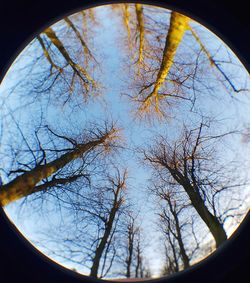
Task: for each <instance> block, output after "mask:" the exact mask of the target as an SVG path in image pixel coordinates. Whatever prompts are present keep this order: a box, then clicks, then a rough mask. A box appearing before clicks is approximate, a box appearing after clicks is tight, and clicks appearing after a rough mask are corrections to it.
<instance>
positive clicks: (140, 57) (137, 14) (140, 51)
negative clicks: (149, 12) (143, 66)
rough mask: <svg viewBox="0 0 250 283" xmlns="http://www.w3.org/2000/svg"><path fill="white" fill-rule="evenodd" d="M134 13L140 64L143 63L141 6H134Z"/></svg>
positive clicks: (143, 34) (143, 35)
mask: <svg viewBox="0 0 250 283" xmlns="http://www.w3.org/2000/svg"><path fill="white" fill-rule="evenodd" d="M135 11H136V18H137V28H138V30H139V38H140V43H139V58H138V62H139V63H142V62H143V50H144V37H145V31H144V19H143V7H142V5H141V4H135Z"/></svg>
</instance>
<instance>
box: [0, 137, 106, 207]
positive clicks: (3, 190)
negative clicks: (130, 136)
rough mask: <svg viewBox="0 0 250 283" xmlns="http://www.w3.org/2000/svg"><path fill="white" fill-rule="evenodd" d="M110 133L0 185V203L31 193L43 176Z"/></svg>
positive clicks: (98, 143) (51, 173)
mask: <svg viewBox="0 0 250 283" xmlns="http://www.w3.org/2000/svg"><path fill="white" fill-rule="evenodd" d="M109 136H110V133H107V134H106V135H104V136H103V137H101V138H99V139H97V140H93V141H90V142H87V143H85V144H79V145H77V146H76V147H75V148H74V149H72V151H70V152H67V153H65V154H63V155H62V156H60V157H59V158H57V159H55V160H53V161H51V162H49V163H47V164H45V165H37V166H36V167H35V168H34V169H32V170H30V171H28V172H25V173H23V174H22V175H20V176H18V177H16V178H15V179H14V180H12V181H11V182H9V183H8V184H6V185H3V186H1V187H0V205H2V206H5V205H7V204H9V203H11V202H13V201H16V200H18V199H21V198H23V197H26V196H28V195H31V194H33V193H35V192H37V190H36V189H35V186H36V185H37V184H38V183H39V182H40V181H42V180H43V179H45V178H48V177H50V176H51V175H53V174H54V173H56V172H57V171H58V170H59V169H61V168H63V167H64V166H65V165H66V164H68V163H70V162H71V161H73V160H75V159H77V158H79V157H80V156H81V155H83V154H84V153H85V152H87V151H89V150H92V149H93V148H94V147H96V146H98V145H100V144H102V143H104V142H105V140H106V139H108V138H109Z"/></svg>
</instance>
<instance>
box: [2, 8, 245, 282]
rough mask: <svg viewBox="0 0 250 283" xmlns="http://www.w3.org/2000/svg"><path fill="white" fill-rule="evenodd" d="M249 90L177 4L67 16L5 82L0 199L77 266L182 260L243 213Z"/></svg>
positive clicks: (128, 274) (223, 235)
mask: <svg viewBox="0 0 250 283" xmlns="http://www.w3.org/2000/svg"><path fill="white" fill-rule="evenodd" d="M249 89H250V80H249V75H248V73H247V71H246V69H245V68H244V67H243V65H242V64H241V63H240V61H239V60H238V58H237V57H236V56H235V54H233V52H232V51H231V50H230V49H229V48H228V47H227V46H226V45H225V44H224V43H223V42H222V41H221V40H220V39H219V38H218V37H216V36H215V35H214V34H213V33H211V32H210V31H209V30H208V29H206V28H205V27H204V26H202V25H200V24H199V23H197V22H195V21H194V20H192V19H191V18H189V17H187V16H185V15H183V14H180V13H179V12H176V11H170V10H167V9H163V8H159V7H156V6H152V5H144V4H139V3H137V4H134V3H130V4H128V3H127V4H109V5H104V6H100V7H95V8H89V9H86V10H82V11H80V12H78V13H75V14H73V15H71V16H68V17H65V18H63V19H62V20H60V21H58V22H57V23H55V24H54V25H52V26H50V27H47V28H46V29H45V30H44V31H43V32H42V33H40V34H39V35H37V36H36V37H35V38H34V40H32V42H30V43H29V44H28V45H27V47H26V48H25V49H24V50H23V51H22V52H21V54H20V55H19V56H18V57H17V59H16V60H15V62H14V63H13V64H12V66H11V67H10V69H9V71H8V73H7V75H6V76H5V78H4V80H3V83H2V85H1V87H0V91H1V100H0V102H1V114H0V115H1V118H0V120H1V149H0V156H1V158H0V162H1V165H0V168H1V171H0V204H1V206H2V207H3V209H4V211H5V213H6V214H7V216H8V217H9V219H10V220H11V221H12V222H13V223H14V225H15V226H16V227H17V229H18V230H19V231H20V232H21V233H22V234H23V235H24V236H25V237H26V239H27V240H28V241H29V242H31V243H32V244H33V245H34V246H35V247H36V248H37V249H38V250H40V251H41V253H43V254H45V255H46V256H47V257H49V258H50V259H52V260H53V261H55V262H57V263H58V264H60V265H62V266H64V267H66V268H68V269H71V270H73V271H75V272H77V273H79V274H82V275H87V276H90V277H93V278H101V279H106V280H110V281H112V280H113V281H120V282H122V281H125V282H128V281H129V282H136V281H146V280H149V279H155V278H161V277H168V276H172V275H173V274H178V273H179V272H181V271H183V270H187V269H189V268H190V267H191V266H193V265H195V264H197V263H199V262H201V261H202V260H203V259H205V258H207V257H208V256H209V255H210V254H212V253H213V252H214V251H215V250H216V249H217V248H219V247H222V246H223V245H224V244H225V243H226V242H227V239H228V238H230V236H231V235H232V234H233V232H234V231H235V230H236V229H237V227H238V226H239V224H240V223H241V221H242V220H243V218H244V217H245V215H246V214H247V212H248V209H249V203H250V199H249V183H250V176H249V174H248V168H249V165H250V158H249V157H250V117H249V114H248V109H249V106H250V100H249ZM243 149H244V150H243Z"/></svg>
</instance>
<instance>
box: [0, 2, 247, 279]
mask: <svg viewBox="0 0 250 283" xmlns="http://www.w3.org/2000/svg"><path fill="white" fill-rule="evenodd" d="M150 9H151V8H150ZM150 9H149V10H148V11H150ZM95 15H96V19H97V22H99V23H100V24H99V25H97V26H96V25H94V24H92V25H91V23H90V28H89V30H88V32H89V33H90V35H89V37H90V38H89V42H90V45H91V47H92V48H93V50H94V52H95V53H96V54H97V59H98V60H99V61H100V62H101V67H102V68H101V70H99V68H97V69H96V70H95V72H94V74H95V77H97V78H98V79H100V81H101V85H102V86H104V87H103V88H102V91H101V92H102V93H101V94H100V95H99V97H97V98H96V99H94V100H92V101H90V102H89V103H88V104H84V107H79V108H77V107H74V108H73V110H72V107H71V106H72V105H73V104H74V103H75V102H76V103H75V104H76V105H77V103H78V102H79V101H81V96H80V95H78V96H77V94H76V93H73V94H72V100H73V102H72V104H71V106H68V105H67V104H64V105H63V106H61V105H60V99H59V100H58V101H57V102H56V103H54V102H53V101H52V102H51V101H47V100H46V97H45V98H44V96H43V95H41V97H40V98H39V99H37V100H35V102H34V103H33V97H32V95H33V91H32V89H29V90H28V93H29V94H30V96H29V97H28V98H27V97H25V99H23V95H24V93H23V92H24V90H25V88H23V87H22V88H20V89H19V88H18V87H17V88H15V89H13V85H15V82H16V80H17V79H19V80H20V79H21V80H24V85H25V82H27V87H29V88H31V86H32V82H30V81H29V76H28V71H29V70H30V68H26V66H27V65H30V63H32V60H33V58H34V57H36V56H41V54H42V53H41V49H39V45H38V44H37V42H33V43H32V45H31V46H30V47H27V48H26V49H25V50H24V51H23V54H22V56H19V58H18V59H17V61H16V63H14V65H13V67H11V68H10V70H9V71H8V73H7V75H6V78H5V79H4V80H3V83H2V85H1V87H0V93H1V100H0V102H1V104H0V105H1V106H2V109H4V110H3V111H2V114H1V115H2V116H1V120H2V125H3V134H2V136H1V142H2V149H1V152H2V156H5V158H2V163H4V162H6V163H7V162H9V163H10V160H11V158H12V157H11V156H8V154H7V155H4V154H3V151H5V150H6V148H7V147H6V146H5V144H6V143H7V141H8V140H9V139H12V140H13V141H15V140H18V139H19V138H20V133H19V134H16V136H15V132H16V131H17V130H16V127H15V124H14V123H13V119H12V117H10V116H8V109H9V108H11V109H12V110H13V113H14V114H13V115H14V116H15V119H16V120H17V121H19V123H20V124H21V125H22V126H23V128H22V130H23V133H24V134H25V135H27V136H29V135H30V133H31V132H32V127H34V123H35V124H37V125H38V124H39V118H40V116H39V115H38V114H39V113H40V112H41V109H43V111H44V117H43V119H45V120H46V121H47V122H48V123H49V124H51V125H53V126H54V127H57V128H67V127H70V126H71V125H73V128H74V130H75V131H76V132H77V131H78V128H80V126H82V125H81V124H84V123H85V121H88V120H96V121H98V120H101V119H104V117H108V118H109V119H111V118H113V119H115V120H116V121H117V123H118V125H121V126H122V127H123V128H124V130H123V136H124V140H125V141H126V142H127V150H125V151H124V152H123V154H121V156H120V157H121V158H122V161H121V163H122V164H123V165H125V164H126V166H128V167H129V173H130V178H129V184H130V187H131V189H130V190H129V193H128V194H129V198H130V199H132V200H133V203H135V207H139V209H140V218H141V226H142V227H143V231H144V234H145V243H146V248H145V254H147V260H148V262H149V265H150V267H151V269H152V274H153V275H154V276H157V275H158V273H159V271H160V270H159V266H161V262H162V260H163V259H164V258H163V256H162V257H159V256H158V254H159V249H160V244H159V242H158V239H159V237H160V233H159V232H158V231H155V230H152V227H155V228H156V227H157V225H156V222H157V218H156V212H157V210H156V205H155V203H154V202H153V201H152V200H153V197H152V196H149V195H148V193H147V187H148V186H149V185H150V183H149V182H148V180H149V179H150V177H151V171H150V170H149V169H148V167H144V166H139V165H138V164H140V162H141V161H140V157H139V156H138V154H136V153H135V152H134V150H133V147H134V146H140V145H145V144H150V142H151V139H152V136H154V133H155V132H160V133H167V134H168V136H170V137H172V138H173V139H174V138H175V137H176V136H178V131H177V129H179V127H180V125H181V124H182V123H183V121H185V123H187V124H188V123H189V122H190V121H191V118H192V119H198V115H196V114H194V113H191V114H190V113H189V114H187V112H186V109H187V106H182V105H181V106H179V107H177V108H176V109H177V111H176V112H175V113H174V118H172V119H170V120H169V121H167V122H166V121H163V122H162V121H158V120H156V121H154V122H153V123H151V124H150V123H145V122H144V121H139V120H138V119H136V117H135V116H134V115H133V111H131V103H129V102H128V97H127V96H126V95H120V94H122V93H129V92H130V88H129V85H130V75H129V74H128V72H127V70H126V68H125V67H124V66H125V64H124V62H125V61H126V60H127V63H129V62H130V61H133V60H132V59H131V58H128V55H127V53H126V52H123V49H122V47H123V46H122V42H121V38H122V37H126V34H125V30H124V27H122V26H121V19H120V18H119V16H117V15H119V13H117V12H116V11H113V10H111V8H110V7H108V6H103V7H99V8H96V14H95ZM111 15H113V16H111ZM155 17H157V16H155ZM167 18H169V13H168V12H167V15H166V18H165V19H167ZM72 19H73V17H72ZM163 19H164V17H163ZM79 25H80V24H79ZM192 25H193V27H194V28H195V29H196V30H197V33H199V34H200V35H202V38H203V40H204V43H205V45H206V46H207V48H208V49H210V48H211V49H212V50H217V53H216V55H215V56H216V58H224V56H225V57H226V58H228V54H229V55H230V57H231V56H234V55H233V54H232V53H231V51H230V50H228V49H225V48H224V47H222V48H219V46H220V45H221V42H220V40H219V39H218V38H217V37H216V36H215V35H214V34H211V33H210V32H208V30H206V29H205V28H204V27H201V26H199V25H198V24H197V23H192ZM53 28H54V29H55V30H56V31H57V32H58V33H59V30H60V29H61V28H62V25H60V24H58V25H57V24H56V25H55V26H54V27H53ZM90 31H91V32H90ZM67 44H70V37H69V39H68V42H67ZM181 47H182V49H181ZM193 48H194V40H192V39H190V34H187V35H185V37H184V41H183V45H182V46H180V50H178V51H180V56H182V54H181V50H184V51H185V52H187V54H189V52H191V51H190V50H192V49H193ZM185 52H184V53H185ZM33 56H34V57H33ZM232 60H233V64H228V67H227V71H228V72H230V73H232V74H233V75H234V76H235V79H234V82H235V83H237V84H238V83H239V84H243V85H245V82H246V83H247V84H248V86H250V84H249V79H248V81H247V74H246V72H247V71H246V70H245V69H244V68H243V67H242V66H241V67H237V66H236V63H237V64H239V61H238V60H237V58H235V57H234V58H232ZM45 61H46V60H43V61H42V62H45ZM44 64H46V63H44ZM223 66H224V65H223ZM32 68H33V71H34V72H39V71H42V68H43V65H41V64H40V65H39V64H37V65H35V66H34V67H32ZM39 68H40V69H39ZM20 70H22V71H21V72H20ZM214 73H215V75H216V70H214ZM209 74H210V75H211V73H209ZM205 75H206V74H205ZM217 75H218V74H217ZM208 80H209V78H208ZM216 86H217V87H218V85H216ZM204 89H205V88H204ZM10 90H11V91H10ZM248 96H249V93H248V94H247V93H243V94H237V97H236V98H235V97H233V99H232V97H231V96H230V95H228V92H226V91H225V90H224V87H223V86H219V89H214V88H213V84H212V83H211V90H210V92H208V93H206V92H205V91H204V93H202V94H201V97H202V99H197V105H198V109H199V110H200V111H201V110H202V111H206V113H210V114H213V115H214V114H215V115H217V117H218V119H220V120H221V122H220V123H219V125H220V126H218V128H217V129H216V131H217V132H220V131H226V130H230V129H235V128H237V129H238V128H239V129H242V128H243V127H244V128H247V127H250V118H249V115H248V109H249V108H248V107H249V97H248ZM27 101H28V102H30V105H26V103H27ZM70 103H71V102H70ZM6 105H8V108H6ZM20 105H23V109H22V108H20V110H18V109H19V107H20ZM69 117H70V123H69V122H68V118H69ZM235 117H236V118H235ZM7 127H8V130H7ZM152 133H153V134H152ZM7 146H9V144H8V145H7ZM227 146H228V148H227ZM220 147H222V150H224V151H225V152H224V153H225V154H226V155H225V158H228V159H233V158H237V159H241V161H243V160H244V159H245V165H246V167H247V166H248V165H250V164H249V159H248V156H250V155H249V153H250V152H249V151H250V147H249V143H247V142H245V143H242V137H241V136H237V137H236V138H234V139H232V140H230V141H229V142H228V143H226V144H223V145H220ZM4 166H6V165H5V164H1V167H2V168H4ZM245 173H246V172H242V175H244V174H245ZM2 178H3V180H4V182H8V179H7V176H6V175H5V176H4V174H2ZM247 193H248V188H246V189H245V191H244V194H247ZM248 204H249V199H247V201H246V203H245V208H244V209H246V210H247V209H248ZM32 209H33V208H32V207H31V208H26V213H23V212H20V210H19V209H18V205H17V204H11V205H10V206H8V207H6V208H5V211H6V213H7V215H8V216H9V218H10V219H12V221H13V222H14V223H15V225H16V226H17V228H18V229H19V230H20V231H21V232H22V233H23V235H24V236H26V237H27V239H28V240H31V241H34V242H39V237H40V236H39V230H41V229H42V228H44V229H47V228H48V225H47V223H46V222H44V219H43V218H40V215H39V214H36V215H33V213H32ZM50 217H51V218H50V221H51V223H53V221H55V222H56V221H57V220H58V219H57V217H58V216H57V214H50ZM229 224H230V221H229V222H228V223H227V225H228V226H229ZM234 225H235V224H234ZM234 227H235V226H233V224H231V226H230V227H228V228H227V229H228V231H231V230H232V231H233V229H235V228H234ZM229 233H230V232H229ZM210 240H211V238H209V237H208V240H207V241H210ZM51 248H53V244H52V245H51ZM42 251H43V252H44V253H45V254H46V249H44V250H42ZM50 257H51V258H53V259H55V260H57V261H58V262H59V261H60V260H61V259H60V258H59V257H57V256H54V255H53V256H52V255H50ZM59 263H61V262H59ZM61 264H62V263H61ZM64 264H65V265H69V266H70V267H71V268H72V267H74V266H75V265H74V264H72V263H70V262H68V261H65V262H64ZM77 269H78V266H77ZM79 271H80V272H83V273H84V272H85V270H84V268H83V269H82V270H79ZM86 272H87V271H86Z"/></svg>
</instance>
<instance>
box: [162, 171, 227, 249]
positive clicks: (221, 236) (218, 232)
mask: <svg viewBox="0 0 250 283" xmlns="http://www.w3.org/2000/svg"><path fill="white" fill-rule="evenodd" d="M167 169H168V170H169V172H170V173H171V175H172V177H173V178H174V179H175V180H176V181H177V182H178V183H179V184H180V185H182V187H183V188H184V190H185V191H186V193H187V194H188V196H189V199H190V201H191V203H192V205H193V207H194V208H195V210H196V211H197V212H198V214H199V215H200V217H201V219H202V220H203V221H204V222H205V224H206V225H207V227H208V229H209V230H210V232H211V233H212V235H213V237H214V239H215V242H216V247H219V246H220V245H221V244H222V243H223V242H225V241H226V240H227V235H226V232H225V230H224V228H223V226H222V224H221V223H220V221H219V220H218V218H217V217H216V216H215V215H213V214H212V213H211V212H210V211H209V210H208V208H207V207H206V205H205V203H204V201H203V199H202V198H201V196H200V194H199V191H198V188H197V187H196V186H193V185H192V184H191V183H190V181H189V180H188V178H186V177H185V176H183V175H182V174H181V173H180V172H179V171H176V170H174V169H172V168H170V167H167Z"/></svg>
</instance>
